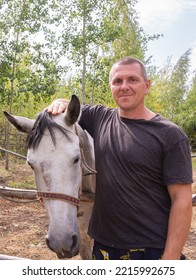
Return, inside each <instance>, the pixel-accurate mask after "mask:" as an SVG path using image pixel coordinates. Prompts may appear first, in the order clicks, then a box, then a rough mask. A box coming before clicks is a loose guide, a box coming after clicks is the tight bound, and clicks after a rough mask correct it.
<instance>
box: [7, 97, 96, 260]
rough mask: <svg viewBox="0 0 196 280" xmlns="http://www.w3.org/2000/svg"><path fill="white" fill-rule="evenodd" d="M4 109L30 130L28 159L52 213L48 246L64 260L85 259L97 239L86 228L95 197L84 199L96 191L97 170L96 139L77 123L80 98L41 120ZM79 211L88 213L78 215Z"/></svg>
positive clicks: (43, 114)
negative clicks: (94, 144)
mask: <svg viewBox="0 0 196 280" xmlns="http://www.w3.org/2000/svg"><path fill="white" fill-rule="evenodd" d="M4 114H5V116H6V118H7V119H8V121H9V122H11V123H12V124H13V125H14V126H15V127H16V128H17V129H18V130H19V131H22V132H25V133H28V136H27V146H28V153H27V162H28V164H29V165H30V166H31V168H32V169H33V171H34V175H35V182H36V187H37V195H38V197H39V198H40V199H41V200H42V201H43V204H44V206H45V208H46V210H47V213H48V217H49V229H48V233H47V235H46V243H47V246H48V247H49V248H50V249H51V250H52V251H54V252H56V254H57V256H58V258H61V259H62V258H71V257H73V256H75V255H77V254H78V253H79V252H80V255H81V258H82V259H90V258H91V239H90V237H87V234H86V230H87V226H88V222H89V218H90V215H91V210H92V205H93V202H92V201H91V202H88V201H87V202H86V203H85V202H82V203H81V199H80V198H81V196H82V192H84V191H85V192H86V191H87V192H90V193H94V192H95V175H92V174H94V173H95V172H96V171H95V162H94V149H93V142H92V139H90V137H89V135H88V134H87V133H86V132H85V131H84V130H82V129H81V127H80V126H79V125H78V123H77V120H78V118H79V115H80V102H79V100H78V98H77V97H76V96H75V95H73V96H72V98H71V101H70V103H69V105H68V108H67V110H66V111H65V113H63V114H60V115H57V116H52V115H50V114H49V113H48V112H47V110H44V111H43V112H41V113H40V114H39V116H38V117H37V119H36V120H31V119H27V118H25V117H21V116H13V115H10V114H8V113H7V112H4ZM89 174H90V176H88V177H86V176H85V177H84V176H83V175H89ZM78 211H79V212H81V211H83V216H82V217H79V218H78V219H77V216H78ZM78 220H79V223H80V228H81V230H79V226H78ZM80 236H81V238H80ZM79 247H80V249H79Z"/></svg>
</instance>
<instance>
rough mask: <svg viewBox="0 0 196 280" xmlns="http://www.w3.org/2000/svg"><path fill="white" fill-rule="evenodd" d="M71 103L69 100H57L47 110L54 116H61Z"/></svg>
mask: <svg viewBox="0 0 196 280" xmlns="http://www.w3.org/2000/svg"><path fill="white" fill-rule="evenodd" d="M68 103H69V100H68V99H63V98H58V99H55V100H54V101H53V102H52V103H51V104H50V105H49V106H48V108H47V111H48V113H51V114H52V115H59V114H61V113H63V112H64V111H65V110H66V108H67V105H68Z"/></svg>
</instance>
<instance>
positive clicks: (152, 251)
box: [92, 241, 185, 260]
mask: <svg viewBox="0 0 196 280" xmlns="http://www.w3.org/2000/svg"><path fill="white" fill-rule="evenodd" d="M163 251H164V249H157V248H143V249H129V250H127V249H117V248H113V247H109V246H106V245H103V244H101V243H99V242H97V241H94V246H93V256H92V259H93V260H159V259H161V256H162V254H163ZM180 259H182V260H183V259H185V256H184V255H181V258H180Z"/></svg>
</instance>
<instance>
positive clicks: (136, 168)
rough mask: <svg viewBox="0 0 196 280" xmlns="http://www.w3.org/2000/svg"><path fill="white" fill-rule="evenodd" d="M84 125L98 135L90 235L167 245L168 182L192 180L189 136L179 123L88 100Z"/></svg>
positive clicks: (120, 242)
mask: <svg viewBox="0 0 196 280" xmlns="http://www.w3.org/2000/svg"><path fill="white" fill-rule="evenodd" d="M80 125H81V126H82V127H83V128H84V129H86V130H87V131H88V132H89V133H90V134H91V136H92V137H93V139H94V145H95V158H96V170H97V179H96V195H95V204H94V208H93V213H92V217H91V221H90V225H89V235H90V236H91V237H92V238H93V239H95V240H96V241H98V242H101V243H103V244H105V245H108V246H111V247H115V248H122V249H129V248H144V247H151V248H164V245H165V240H166V235H167V226H168V217H169V212H170V207H171V201H170V197H169V194H168V190H167V185H168V184H183V183H192V167H191V156H190V147H189V141H188V138H187V136H186V135H185V133H184V132H183V131H182V130H181V129H180V128H179V127H178V126H176V125H175V124H174V123H172V122H170V121H168V120H167V119H165V118H163V117H161V116H160V115H156V116H155V117H154V118H153V119H151V120H142V119H141V120H134V119H125V118H120V117H119V114H118V110H117V109H109V108H107V107H104V106H99V105H98V106H88V105H85V106H83V109H82V116H81V119H80Z"/></svg>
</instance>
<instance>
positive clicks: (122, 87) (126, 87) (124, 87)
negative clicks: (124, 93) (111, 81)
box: [121, 80, 129, 90]
mask: <svg viewBox="0 0 196 280" xmlns="http://www.w3.org/2000/svg"><path fill="white" fill-rule="evenodd" d="M121 89H122V90H128V89H129V83H128V81H127V80H123V82H122V85H121Z"/></svg>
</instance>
